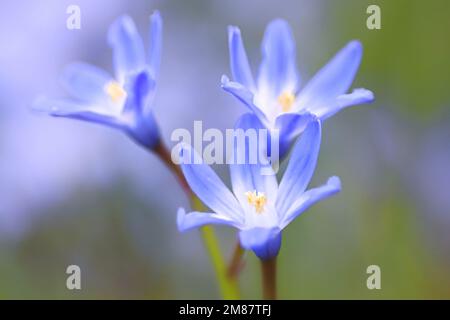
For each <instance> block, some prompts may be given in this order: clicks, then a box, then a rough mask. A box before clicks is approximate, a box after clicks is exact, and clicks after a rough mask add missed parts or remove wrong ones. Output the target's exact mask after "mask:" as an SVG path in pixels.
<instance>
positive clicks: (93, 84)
mask: <svg viewBox="0 0 450 320" xmlns="http://www.w3.org/2000/svg"><path fill="white" fill-rule="evenodd" d="M61 80H62V83H63V86H64V87H65V89H66V90H67V92H68V93H69V94H70V95H72V96H73V97H75V98H77V99H80V100H81V101H83V102H87V103H91V104H95V103H97V104H98V103H100V104H101V103H109V96H108V95H107V93H106V91H105V86H106V85H107V84H108V83H109V82H111V81H112V80H113V78H112V77H111V76H110V75H109V74H108V73H107V72H106V71H104V70H102V69H100V68H97V67H95V66H93V65H90V64H87V63H83V62H76V63H72V64H70V65H68V66H67V67H66V68H65V69H64V72H63V75H62V79H61Z"/></svg>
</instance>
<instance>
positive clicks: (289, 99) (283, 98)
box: [278, 91, 295, 112]
mask: <svg viewBox="0 0 450 320" xmlns="http://www.w3.org/2000/svg"><path fill="white" fill-rule="evenodd" d="M294 102H295V95H294V94H293V93H292V92H290V91H284V92H283V93H282V94H280V96H279V97H278V103H279V104H280V106H281V110H282V111H283V112H289V111H290V110H291V108H292V105H293V104H294Z"/></svg>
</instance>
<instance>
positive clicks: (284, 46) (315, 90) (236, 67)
mask: <svg viewBox="0 0 450 320" xmlns="http://www.w3.org/2000/svg"><path fill="white" fill-rule="evenodd" d="M228 42H229V50H230V65H231V72H232V74H233V79H234V81H230V80H229V79H228V77H226V76H222V88H223V89H225V90H226V91H227V92H229V93H231V94H232V95H234V96H235V97H237V98H238V99H239V100H240V101H242V102H243V103H244V104H245V105H246V106H247V107H248V108H249V109H250V110H251V111H252V112H253V113H254V114H255V115H256V116H257V117H258V118H259V120H260V121H261V123H262V124H263V125H264V126H265V127H267V128H268V129H269V130H273V129H278V130H280V131H279V133H280V154H284V153H285V152H286V151H287V149H288V148H289V147H290V145H291V143H292V141H293V139H295V138H296V137H297V136H298V135H299V134H300V133H301V132H302V131H303V130H304V129H305V127H306V125H307V124H308V123H309V122H310V121H314V117H313V116H315V117H317V118H319V119H320V120H324V119H327V118H329V117H331V116H332V115H334V114H335V113H337V112H338V111H340V110H342V109H343V108H346V107H349V106H353V105H357V104H362V103H369V102H372V101H373V100H374V96H373V93H372V92H371V91H369V90H366V89H355V90H354V91H353V92H351V93H347V91H348V90H349V88H350V86H351V84H352V82H353V79H354V77H355V75H356V72H357V70H358V68H359V65H360V62H361V57H362V45H361V43H360V42H358V41H351V42H350V43H348V44H347V45H346V46H345V47H344V48H343V49H341V50H340V51H339V52H338V53H337V54H336V55H335V56H334V57H333V58H332V59H331V60H330V61H329V62H328V63H327V64H326V65H325V66H324V67H323V68H322V69H321V70H319V72H317V74H316V75H315V76H314V77H313V78H312V79H311V80H310V81H309V82H308V83H307V84H306V85H305V86H303V87H302V88H300V77H299V75H298V72H297V67H296V62H295V60H296V55H295V43H294V38H293V36H292V31H291V29H290V27H289V25H288V23H287V22H286V21H284V20H280V19H278V20H274V21H272V22H271V23H270V24H269V25H268V27H267V29H266V31H265V34H264V39H263V42H262V56H263V59H262V63H261V65H260V67H259V74H258V78H257V81H256V82H255V80H254V79H253V76H252V73H251V70H250V66H249V62H248V59H247V54H246V52H245V48H244V44H243V41H242V38H241V32H240V30H239V28H237V27H233V26H230V27H229V29H228ZM312 115H313V116H312Z"/></svg>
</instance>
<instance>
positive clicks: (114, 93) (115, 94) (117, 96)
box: [105, 81, 127, 103]
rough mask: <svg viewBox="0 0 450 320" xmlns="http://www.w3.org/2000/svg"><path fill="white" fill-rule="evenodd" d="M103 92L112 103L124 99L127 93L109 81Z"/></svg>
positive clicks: (115, 83) (116, 83)
mask: <svg viewBox="0 0 450 320" xmlns="http://www.w3.org/2000/svg"><path fill="white" fill-rule="evenodd" d="M105 91H106V93H107V94H108V95H109V97H110V98H111V100H112V101H113V102H116V103H117V102H119V101H121V100H122V99H123V98H125V97H126V95H127V92H126V91H125V90H124V89H123V87H122V86H121V85H120V84H119V83H118V82H117V81H110V82H109V83H107V84H106V85H105Z"/></svg>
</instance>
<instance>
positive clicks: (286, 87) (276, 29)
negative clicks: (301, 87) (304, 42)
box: [258, 19, 299, 98]
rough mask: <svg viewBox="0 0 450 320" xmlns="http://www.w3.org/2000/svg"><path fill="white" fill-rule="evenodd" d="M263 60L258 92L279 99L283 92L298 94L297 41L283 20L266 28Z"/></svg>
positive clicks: (273, 22)
mask: <svg viewBox="0 0 450 320" xmlns="http://www.w3.org/2000/svg"><path fill="white" fill-rule="evenodd" d="M262 55H263V60H262V63H261V67H260V70H259V77H258V90H259V91H262V92H268V93H269V94H268V95H269V96H270V97H272V98H273V97H278V96H279V95H280V94H281V93H282V92H283V91H289V92H296V91H297V87H298V82H299V79H298V74H297V67H296V63H295V59H296V57H295V41H294V37H293V35H292V30H291V28H290V27H289V24H288V23H287V22H286V21H284V20H281V19H277V20H274V21H272V22H271V23H270V24H269V25H268V26H267V28H266V32H265V34H264V39H263V43H262Z"/></svg>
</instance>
